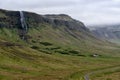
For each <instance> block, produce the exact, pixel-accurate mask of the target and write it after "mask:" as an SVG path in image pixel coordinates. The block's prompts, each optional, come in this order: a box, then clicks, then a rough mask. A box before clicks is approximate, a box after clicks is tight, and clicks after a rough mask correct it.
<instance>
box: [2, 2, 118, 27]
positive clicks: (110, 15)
mask: <svg viewBox="0 0 120 80" xmlns="http://www.w3.org/2000/svg"><path fill="white" fill-rule="evenodd" d="M0 8H2V9H8V10H25V11H32V12H36V13H39V14H68V15H70V16H71V17H73V18H75V19H77V20H80V21H82V22H84V23H85V24H86V25H91V24H93V25H98V24H116V23H120V0H0Z"/></svg>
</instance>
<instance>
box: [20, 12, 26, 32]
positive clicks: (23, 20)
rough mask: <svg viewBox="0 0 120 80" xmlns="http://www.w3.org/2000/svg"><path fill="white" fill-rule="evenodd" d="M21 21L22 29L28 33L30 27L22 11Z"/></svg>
mask: <svg viewBox="0 0 120 80" xmlns="http://www.w3.org/2000/svg"><path fill="white" fill-rule="evenodd" d="M20 21H21V26H22V29H23V30H25V31H26V32H27V30H28V27H27V24H26V21H25V17H24V12H23V11H20Z"/></svg>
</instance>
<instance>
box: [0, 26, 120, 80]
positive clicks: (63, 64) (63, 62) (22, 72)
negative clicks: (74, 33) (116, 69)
mask: <svg viewBox="0 0 120 80" xmlns="http://www.w3.org/2000/svg"><path fill="white" fill-rule="evenodd" d="M47 30H48V27H46V28H44V29H40V30H38V29H31V30H30V31H29V32H30V33H28V34H30V35H33V38H32V39H30V40H29V42H30V44H29V45H28V44H25V43H26V42H24V41H22V40H20V39H19V37H18V36H17V35H15V33H16V32H14V31H10V30H7V29H4V33H5V34H8V33H9V34H11V35H13V36H15V37H18V40H19V41H18V40H16V38H13V39H8V37H11V36H8V35H6V36H7V37H6V36H4V37H3V35H5V34H4V33H3V34H1V36H2V38H1V39H2V40H1V43H3V42H4V41H5V40H7V39H8V40H7V41H10V42H12V40H13V42H14V43H18V44H21V45H18V46H14V45H13V46H6V45H3V44H1V45H0V57H1V58H0V59H1V60H0V69H1V72H0V78H1V79H3V80H4V79H5V80H8V79H9V80H10V79H11V80H14V79H15V80H16V79H25V80H29V79H33V80H48V79H49V80H59V79H63V80H64V79H65V80H77V79H81V80H82V79H83V75H84V74H85V73H87V72H89V71H91V70H94V69H99V68H104V67H109V66H113V65H118V64H119V63H120V60H119V56H118V58H116V57H115V58H114V57H113V56H116V55H119V53H118V54H117V51H118V50H117V48H118V47H112V49H111V47H109V46H108V45H107V46H108V47H106V49H107V48H108V50H106V49H101V50H103V52H104V50H105V52H108V51H109V50H111V51H110V53H109V54H110V55H109V57H108V55H107V56H106V54H108V53H105V54H102V55H103V56H102V57H100V58H94V57H90V56H89V55H90V54H92V52H94V51H96V49H97V48H95V49H93V48H89V47H90V46H91V45H88V46H85V43H81V42H79V40H77V39H75V38H73V37H71V36H70V35H68V34H62V33H61V32H60V31H59V30H57V31H56V32H55V31H53V29H49V31H50V32H48V31H47ZM60 33H61V34H60ZM38 34H40V35H38ZM47 34H49V35H48V36H47ZM55 34H57V36H56V35H55ZM42 35H46V36H42ZM61 35H67V36H69V37H64V36H62V41H59V40H60V38H61V37H60V38H59V37H58V36H61ZM38 36H41V37H40V38H38ZM51 36H52V37H51ZM53 36H54V37H53ZM11 38H12V37H11ZM50 38H52V39H50ZM64 38H65V39H64ZM67 38H68V39H67ZM38 39H40V40H38ZM32 40H35V42H34V41H32ZM63 40H64V41H63ZM73 40H74V41H75V43H72V44H71V41H73ZM81 41H82V40H81ZM39 42H50V43H52V45H50V46H44V45H42V44H40V43H39ZM59 42H60V43H59ZM64 42H65V43H64ZM67 42H68V43H67ZM76 42H77V43H79V44H80V45H78V44H76ZM66 43H67V44H69V45H68V46H67V45H66ZM4 44H5V43H4ZM60 44H62V45H60ZM73 44H74V45H73ZM89 44H91V43H89ZM23 45H24V46H23ZM33 45H36V46H38V47H39V49H32V48H30V47H31V46H33ZM76 46H77V47H76ZM105 46H106V45H105ZM51 47H53V48H55V47H61V48H60V50H62V51H64V50H66V49H67V50H78V51H80V54H82V55H87V56H86V57H84V56H73V55H63V54H58V53H57V54H55V53H56V52H55V51H54V50H53V51H51V50H46V48H51ZM85 49H87V51H85ZM91 49H92V50H91ZM41 50H42V51H41ZM43 50H45V52H43ZM46 51H49V52H50V53H52V54H46ZM97 51H99V47H98V50H97ZM112 51H116V52H115V54H116V55H115V54H114V55H112V54H113V52H112ZM100 53H101V52H100Z"/></svg>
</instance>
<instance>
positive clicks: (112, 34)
mask: <svg viewBox="0 0 120 80" xmlns="http://www.w3.org/2000/svg"><path fill="white" fill-rule="evenodd" d="M91 31H92V32H93V34H94V35H95V36H96V37H98V38H102V39H107V40H110V41H116V40H117V41H118V42H119V39H120V25H110V26H102V27H94V28H92V29H91Z"/></svg>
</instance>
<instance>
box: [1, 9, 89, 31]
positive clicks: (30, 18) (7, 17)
mask: <svg viewBox="0 0 120 80" xmlns="http://www.w3.org/2000/svg"><path fill="white" fill-rule="evenodd" d="M23 13H24V15H25V19H26V22H27V25H28V26H29V27H31V26H34V27H38V24H40V23H47V24H50V25H52V26H54V27H57V26H66V27H68V28H69V29H73V30H88V29H87V28H86V27H85V26H84V24H83V23H82V22H80V21H77V20H74V19H72V18H71V17H70V16H68V15H65V14H60V15H38V14H35V13H29V12H23ZM0 27H7V28H21V22H20V12H19V11H6V10H2V9H1V10H0Z"/></svg>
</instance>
